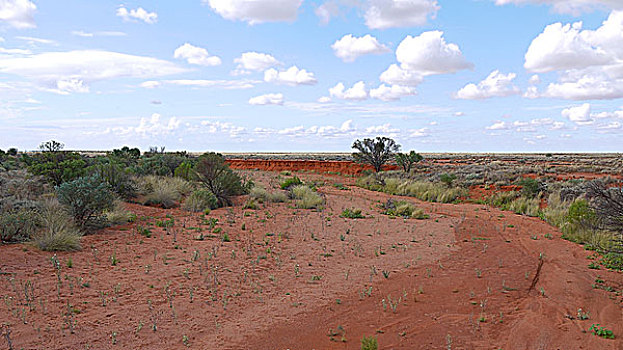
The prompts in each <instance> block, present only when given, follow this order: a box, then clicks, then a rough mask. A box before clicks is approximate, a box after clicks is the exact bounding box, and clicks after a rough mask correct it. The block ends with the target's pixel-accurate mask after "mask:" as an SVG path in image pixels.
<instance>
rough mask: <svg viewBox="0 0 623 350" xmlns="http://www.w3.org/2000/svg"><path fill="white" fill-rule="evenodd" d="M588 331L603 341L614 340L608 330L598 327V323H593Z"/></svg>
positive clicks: (612, 334)
mask: <svg viewBox="0 0 623 350" xmlns="http://www.w3.org/2000/svg"><path fill="white" fill-rule="evenodd" d="M588 331H589V332H592V333H593V334H594V335H596V336H599V337H602V338H605V339H614V333H613V332H612V331H611V330H609V329H606V328H604V327H600V325H599V323H594V324H593V325H592V326H591V328H589V329H588Z"/></svg>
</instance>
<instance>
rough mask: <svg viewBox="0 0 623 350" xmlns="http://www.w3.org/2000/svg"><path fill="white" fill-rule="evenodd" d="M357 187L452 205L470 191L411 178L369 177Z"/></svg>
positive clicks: (359, 182) (359, 180) (358, 181)
mask: <svg viewBox="0 0 623 350" xmlns="http://www.w3.org/2000/svg"><path fill="white" fill-rule="evenodd" d="M357 185H358V186H360V187H363V188H366V189H369V190H373V191H380V192H385V193H389V194H394V195H400V196H410V197H415V198H418V199H420V200H423V201H428V202H440V203H452V202H456V201H457V200H459V199H460V198H461V197H466V196H467V195H468V194H469V191H468V190H467V189H465V188H462V187H448V186H445V185H443V184H441V183H434V182H428V181H418V180H412V179H409V178H399V177H387V178H385V177H381V178H377V177H375V176H367V177H363V178H360V179H358V180H357Z"/></svg>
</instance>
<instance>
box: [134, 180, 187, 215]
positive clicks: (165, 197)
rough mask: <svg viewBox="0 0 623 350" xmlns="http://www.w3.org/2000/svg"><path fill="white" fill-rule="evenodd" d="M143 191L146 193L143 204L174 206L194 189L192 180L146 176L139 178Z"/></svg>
mask: <svg viewBox="0 0 623 350" xmlns="http://www.w3.org/2000/svg"><path fill="white" fill-rule="evenodd" d="M139 185H140V187H141V192H142V193H143V194H144V195H145V200H144V202H143V204H146V205H158V204H160V205H162V206H163V207H164V208H172V207H174V206H175V205H176V203H177V202H178V201H179V200H180V199H181V198H182V195H187V194H189V193H190V192H191V191H192V190H193V186H192V184H191V183H190V182H188V181H186V180H184V179H182V178H179V177H161V176H153V175H149V176H144V177H141V178H140V180H139Z"/></svg>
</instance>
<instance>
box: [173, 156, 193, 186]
mask: <svg viewBox="0 0 623 350" xmlns="http://www.w3.org/2000/svg"><path fill="white" fill-rule="evenodd" d="M173 176H175V177H181V178H182V179H184V180H186V181H191V180H192V179H193V165H192V163H191V162H190V161H188V160H186V161H184V162H182V164H180V165H179V166H178V167H177V168H175V171H174V172H173Z"/></svg>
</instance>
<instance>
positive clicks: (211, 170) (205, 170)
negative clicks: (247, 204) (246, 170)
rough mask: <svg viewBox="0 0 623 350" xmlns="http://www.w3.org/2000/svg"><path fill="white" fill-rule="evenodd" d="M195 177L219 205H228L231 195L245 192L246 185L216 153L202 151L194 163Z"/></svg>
mask: <svg viewBox="0 0 623 350" xmlns="http://www.w3.org/2000/svg"><path fill="white" fill-rule="evenodd" d="M194 170H195V174H196V176H197V179H198V180H199V181H200V182H202V183H203V184H204V185H205V186H206V187H207V189H208V190H210V192H212V193H213V194H214V195H215V196H216V198H217V199H218V203H219V205H220V206H224V205H230V204H231V199H230V197H232V196H238V195H242V194H245V193H246V192H247V190H248V188H247V186H245V185H244V184H243V183H242V179H241V178H240V176H238V174H236V173H235V172H233V171H232V170H231V169H230V168H229V166H228V165H227V164H226V163H225V160H224V159H223V156H221V155H220V154H218V153H213V152H210V153H204V154H203V155H201V156H200V157H199V159H198V161H197V164H196V165H195V169H194Z"/></svg>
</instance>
